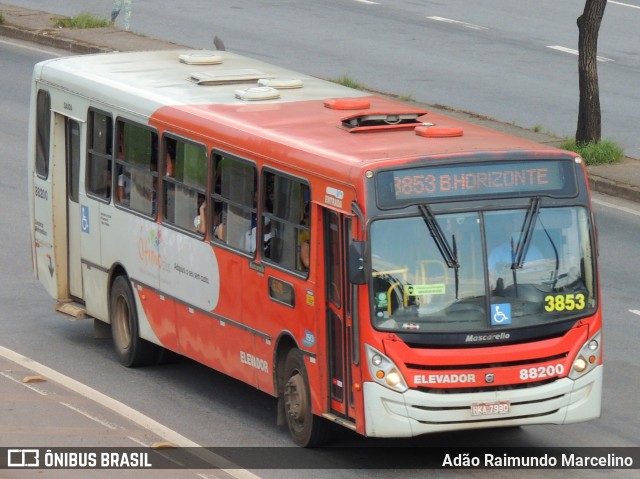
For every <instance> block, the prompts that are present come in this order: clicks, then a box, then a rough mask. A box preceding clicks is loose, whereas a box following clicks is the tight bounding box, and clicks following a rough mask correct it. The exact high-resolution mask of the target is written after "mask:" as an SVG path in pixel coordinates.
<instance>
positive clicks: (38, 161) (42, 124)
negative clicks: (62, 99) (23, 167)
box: [34, 88, 52, 180]
mask: <svg viewBox="0 0 640 479" xmlns="http://www.w3.org/2000/svg"><path fill="white" fill-rule="evenodd" d="M42 97H44V98H45V101H46V105H41V103H40V101H41V98H42ZM44 106H47V108H46V112H45V111H42V110H41V108H42V107H44ZM51 111H52V110H51V92H50V91H49V90H47V89H44V88H39V89H38V92H37V93H36V134H35V138H34V141H35V145H34V147H35V150H34V153H35V158H34V162H35V172H36V175H37V176H38V178H40V179H42V180H48V179H49V170H50V164H49V163H50V156H51V155H50V154H51ZM43 128H44V129H45V130H46V131H44V132H43V131H42V129H43ZM42 135H44V136H45V138H42V140H43V141H41V138H40V137H41V136H42Z"/></svg>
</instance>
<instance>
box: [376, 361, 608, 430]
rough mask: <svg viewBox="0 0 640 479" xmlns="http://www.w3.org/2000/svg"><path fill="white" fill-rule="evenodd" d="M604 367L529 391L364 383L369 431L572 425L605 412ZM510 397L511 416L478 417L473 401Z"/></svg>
mask: <svg viewBox="0 0 640 479" xmlns="http://www.w3.org/2000/svg"><path fill="white" fill-rule="evenodd" d="M602 371H603V366H601V365H600V366H597V367H596V368H595V369H593V370H592V371H590V372H589V373H587V374H585V375H584V376H582V377H581V378H579V379H577V380H575V381H574V380H572V379H569V378H563V379H559V380H557V381H555V382H553V383H551V384H546V385H544V386H538V387H533V388H528V389H514V390H507V391H495V392H494V391H492V392H474V393H460V394H433V393H426V392H421V391H417V390H409V391H407V392H405V393H398V392H395V391H392V390H390V389H387V388H385V387H384V386H381V385H379V384H376V383H373V382H366V383H365V384H364V404H365V421H366V423H365V424H366V426H365V430H366V435H367V436H370V437H412V436H418V435H421V434H428V433H434V432H444V431H455V430H463V429H478V428H488V427H506V426H519V425H527V424H569V423H575V422H582V421H588V420H590V419H595V418H597V417H599V416H600V407H601V398H602ZM505 400H506V401H509V402H510V403H511V411H510V412H509V413H508V414H495V415H490V416H472V415H471V404H472V403H476V402H492V401H505Z"/></svg>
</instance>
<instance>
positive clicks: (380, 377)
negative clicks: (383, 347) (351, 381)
mask: <svg viewBox="0 0 640 479" xmlns="http://www.w3.org/2000/svg"><path fill="white" fill-rule="evenodd" d="M365 347H366V350H367V365H368V366H369V372H370V373H371V377H372V378H373V379H374V381H375V382H377V383H378V384H381V385H382V386H384V387H386V388H389V389H392V390H393V391H397V392H400V393H403V392H405V391H406V390H407V389H409V387H408V386H407V383H406V382H405V380H404V377H402V373H401V372H400V370H399V369H398V367H397V366H396V365H395V363H394V362H393V361H391V359H389V358H388V357H387V356H385V355H384V354H382V353H381V352H380V351H378V350H377V349H375V348H372V347H371V346H369V345H368V344H366V345H365Z"/></svg>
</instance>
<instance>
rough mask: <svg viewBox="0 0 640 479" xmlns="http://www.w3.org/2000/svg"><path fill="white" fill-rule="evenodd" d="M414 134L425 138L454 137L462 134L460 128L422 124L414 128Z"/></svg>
mask: <svg viewBox="0 0 640 479" xmlns="http://www.w3.org/2000/svg"><path fill="white" fill-rule="evenodd" d="M415 132H416V135H418V136H424V137H425V138H455V137H458V136H462V135H463V133H464V132H463V130H462V128H448V127H438V128H435V127H433V126H428V125H422V126H417V127H416V128H415Z"/></svg>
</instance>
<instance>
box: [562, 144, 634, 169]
mask: <svg viewBox="0 0 640 479" xmlns="http://www.w3.org/2000/svg"><path fill="white" fill-rule="evenodd" d="M560 147H561V148H563V149H565V150H569V151H575V152H576V153H578V154H579V155H580V156H581V157H582V159H583V160H584V161H585V162H586V164H587V165H590V166H592V165H607V164H613V163H618V162H619V161H620V160H622V158H624V150H623V149H622V148H621V147H620V146H619V145H618V144H617V143H615V142H614V141H611V140H602V141H599V142H598V143H586V144H577V143H576V140H575V139H573V138H570V139H567V140H566V141H565V142H564V143H563V144H562V145H560Z"/></svg>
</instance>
